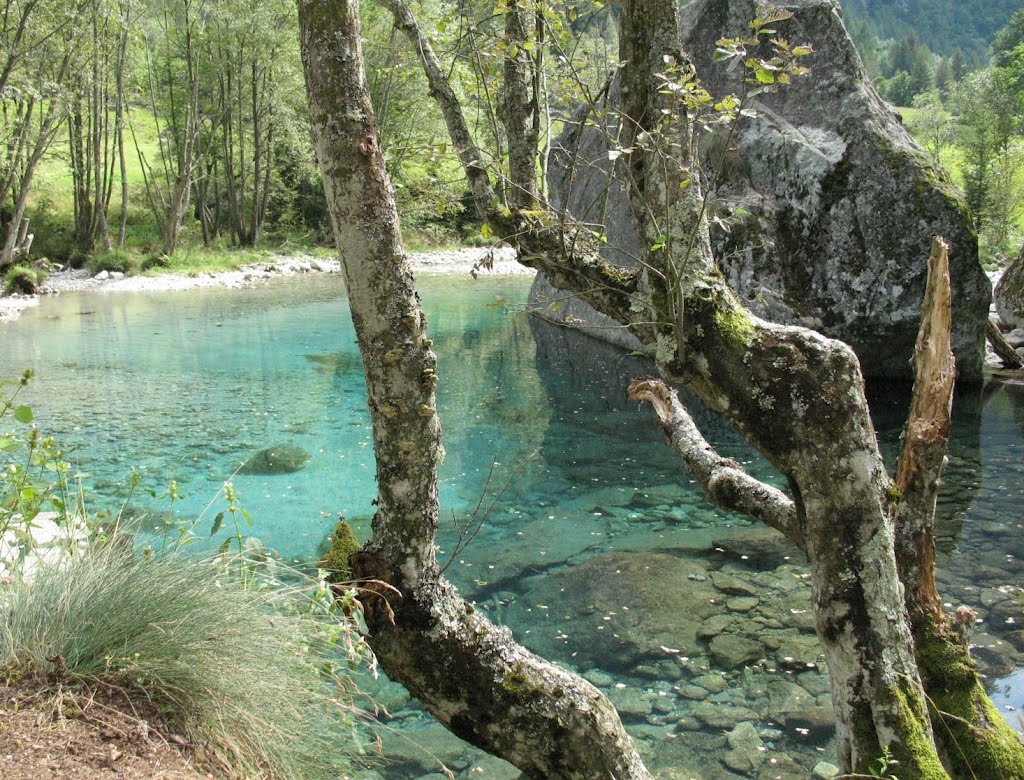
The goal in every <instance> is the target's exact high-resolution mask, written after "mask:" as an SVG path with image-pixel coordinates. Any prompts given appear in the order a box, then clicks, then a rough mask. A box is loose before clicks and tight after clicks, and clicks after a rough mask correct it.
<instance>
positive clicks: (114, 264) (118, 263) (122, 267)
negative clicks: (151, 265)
mask: <svg viewBox="0 0 1024 780" xmlns="http://www.w3.org/2000/svg"><path fill="white" fill-rule="evenodd" d="M87 265H88V267H89V270H90V271H92V272H93V273H99V272H100V271H116V272H119V273H124V274H131V273H135V272H137V271H139V269H140V268H141V267H142V260H141V258H140V257H138V255H134V254H132V253H129V252H125V251H124V250H123V249H113V250H111V251H109V252H100V253H98V254H95V255H93V256H92V257H91V258H89V262H88V264H87Z"/></svg>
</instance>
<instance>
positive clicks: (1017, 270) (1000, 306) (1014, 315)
mask: <svg viewBox="0 0 1024 780" xmlns="http://www.w3.org/2000/svg"><path fill="white" fill-rule="evenodd" d="M995 302H996V311H998V312H999V316H1000V317H1001V318H1002V320H1003V322H1005V323H1006V324H1007V325H1009V326H1010V327H1011V328H1014V329H1016V328H1024V247H1021V250H1020V254H1019V255H1018V256H1017V259H1016V260H1014V261H1013V262H1012V263H1010V265H1009V267H1008V268H1007V269H1006V270H1005V271H1004V272H1003V275H1002V277H1001V278H1000V279H999V282H998V283H997V284H996V289H995ZM1011 343H1012V342H1011ZM1013 346H1015V347H1016V346H1017V344H1014V345H1013Z"/></svg>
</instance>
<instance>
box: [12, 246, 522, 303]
mask: <svg viewBox="0 0 1024 780" xmlns="http://www.w3.org/2000/svg"><path fill="white" fill-rule="evenodd" d="M486 254H487V250H484V249H455V250H446V251H438V252H418V253H412V254H410V255H409V261H410V263H411V264H412V267H413V271H415V272H416V273H421V274H422V273H430V274H435V273H436V274H460V273H462V274H469V273H472V272H474V269H475V272H476V273H477V274H479V275H480V276H526V275H531V276H532V275H533V273H534V271H532V270H531V269H529V268H525V267H524V266H521V265H519V263H517V262H516V259H515V251H514V250H512V249H506V248H502V249H495V250H493V252H492V257H493V262H491V263H489V264H488V267H487V268H483V267H481V264H482V261H483V260H484V257H485V255H486ZM340 270H341V265H340V263H339V262H338V261H337V260H323V259H319V258H313V257H308V256H303V255H287V256H286V255H282V256H280V257H276V258H274V259H273V260H269V261H265V262H261V263H255V264H253V265H248V266H244V267H243V268H240V269H239V270H237V271H224V272H221V273H201V274H198V275H196V276H185V275H182V274H158V275H154V276H125V275H123V274H118V273H106V272H100V273H99V274H96V275H93V274H92V273H91V272H90V271H88V270H84V269H83V270H77V271H58V272H57V273H53V274H50V277H49V278H48V279H47V280H46V284H45V285H43V291H42V294H43V295H53V294H58V293H66V292H163V291H166V290H189V289H192V288H195V287H252V286H254V285H256V284H259V283H261V282H264V281H266V280H268V279H273V278H275V277H279V276H296V275H298V274H308V273H328V274H329V273H338V272H339V271H340ZM38 302H39V296H34V295H31V296H26V295H13V296H7V297H0V320H5V319H15V318H17V317H18V316H19V315H20V314H21V312H22V311H23V310H24V309H26V308H28V307H29V306H34V305H36V304H37V303H38Z"/></svg>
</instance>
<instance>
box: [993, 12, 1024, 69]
mask: <svg viewBox="0 0 1024 780" xmlns="http://www.w3.org/2000/svg"><path fill="white" fill-rule="evenodd" d="M1022 45H1024V8H1021V9H1020V10H1019V11H1017V13H1015V14H1014V15H1013V17H1012V18H1011V19H1010V21H1009V22H1007V23H1006V26H1005V27H1003V28H1002V29H1001V30H999V32H997V33H996V37H995V38H994V39H993V41H992V63H993V64H994V65H996V66H998V67H1004V68H1005V67H1009V66H1011V64H1012V60H1013V53H1014V51H1016V50H1017V49H1018V48H1019V47H1020V46H1022Z"/></svg>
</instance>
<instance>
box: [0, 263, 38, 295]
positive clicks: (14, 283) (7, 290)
mask: <svg viewBox="0 0 1024 780" xmlns="http://www.w3.org/2000/svg"><path fill="white" fill-rule="evenodd" d="M45 281H46V271H44V270H43V269H42V268H33V267H32V266H29V265H16V266H14V267H13V268H11V269H10V270H9V271H8V272H7V274H6V276H4V294H5V295H11V294H12V293H21V294H22V295H35V294H36V293H37V292H39V288H40V287H41V286H42V284H43V282H45Z"/></svg>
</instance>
